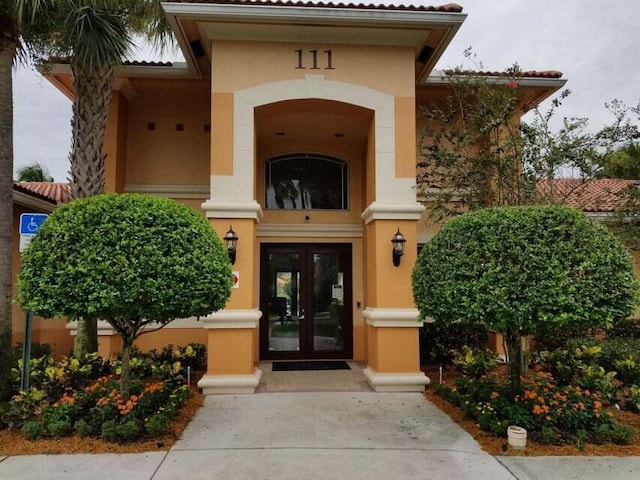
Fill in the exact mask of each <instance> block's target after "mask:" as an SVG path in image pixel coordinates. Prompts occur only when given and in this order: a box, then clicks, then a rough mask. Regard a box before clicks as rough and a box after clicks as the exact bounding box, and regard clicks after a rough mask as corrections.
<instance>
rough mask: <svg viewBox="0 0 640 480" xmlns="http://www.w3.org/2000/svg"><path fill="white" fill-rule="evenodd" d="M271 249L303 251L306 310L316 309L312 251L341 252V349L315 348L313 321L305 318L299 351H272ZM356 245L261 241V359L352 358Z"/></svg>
mask: <svg viewBox="0 0 640 480" xmlns="http://www.w3.org/2000/svg"><path fill="white" fill-rule="evenodd" d="M270 253H300V255H301V268H300V270H301V271H302V272H303V273H304V275H302V277H301V281H300V289H301V290H303V293H302V298H301V304H302V305H303V307H304V308H305V310H306V311H307V312H313V304H312V303H313V285H312V282H313V279H312V276H313V268H312V267H313V254H314V253H338V254H339V255H340V257H339V258H340V262H341V264H342V265H341V267H342V272H343V275H344V277H343V282H344V292H343V293H344V299H343V302H344V303H343V304H344V307H345V308H344V310H343V312H344V324H343V332H342V335H343V345H344V349H343V350H342V351H319V352H314V351H313V340H314V339H313V322H312V321H303V322H304V323H303V324H302V325H301V328H300V344H299V345H300V350H299V351H297V352H296V351H269V348H268V347H269V313H268V306H269V300H270V299H269V286H268V282H269V262H268V255H269V254H270ZM352 258H353V246H352V244H351V243H262V244H261V245H260V309H261V310H262V318H261V319H260V331H259V341H260V360H300V359H325V358H326V359H330V358H340V359H347V360H349V359H352V358H353V300H352V299H353V292H352V290H353V278H352V261H353V260H352Z"/></svg>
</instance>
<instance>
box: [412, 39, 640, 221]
mask: <svg viewBox="0 0 640 480" xmlns="http://www.w3.org/2000/svg"><path fill="white" fill-rule="evenodd" d="M465 56H466V57H467V59H468V60H471V61H472V63H474V64H475V65H474V67H473V68H474V69H475V70H483V68H482V66H481V64H478V62H477V61H476V60H475V55H474V54H473V53H472V52H471V50H470V49H469V50H467V51H466V52H465ZM497 77H498V78H496V77H495V76H494V77H493V78H489V77H487V76H486V75H482V74H477V73H474V72H472V71H469V70H468V69H464V68H456V69H454V70H450V71H447V72H446V73H445V74H444V75H443V78H444V79H445V80H446V83H447V86H448V87H449V95H448V96H447V97H446V98H445V99H437V100H435V101H433V102H431V103H430V104H428V105H426V106H422V107H421V108H420V110H419V115H420V117H421V118H422V119H423V120H424V121H423V122H422V123H423V124H424V127H423V129H422V131H421V132H419V152H420V156H419V158H418V164H417V166H418V169H417V180H418V182H417V183H418V185H417V186H418V195H419V198H421V199H422V200H423V201H424V202H425V203H426V205H427V207H428V209H429V211H430V213H431V214H432V216H434V217H435V218H437V219H443V218H447V217H449V216H453V215H457V214H460V213H463V212H466V211H469V210H475V209H478V208H486V207H494V206H509V205H512V206H513V205H528V204H544V203H563V200H564V198H562V196H561V195H558V194H557V192H556V191H555V190H554V188H553V184H551V186H550V188H549V189H546V190H545V189H541V188H538V187H539V186H540V182H541V181H549V180H551V179H553V178H557V177H559V176H561V174H562V173H563V172H566V171H571V172H572V173H573V174H574V175H575V176H577V177H579V178H582V179H585V180H586V179H590V178H593V177H594V176H597V175H601V174H602V171H603V169H604V171H607V168H609V167H607V166H609V165H612V164H614V163H616V160H615V158H616V156H619V155H618V153H616V152H618V151H620V149H621V148H632V147H628V145H629V144H630V142H633V141H634V140H635V139H637V138H638V128H637V126H636V125H635V124H634V122H633V121H632V120H631V117H632V116H634V115H635V114H637V112H638V107H634V108H628V107H627V106H626V105H624V104H623V103H622V102H620V101H618V100H613V101H612V102H610V103H608V104H605V107H606V109H607V110H608V111H609V112H610V113H611V114H612V117H613V120H612V121H611V122H610V123H609V124H607V125H605V126H603V127H602V128H601V129H600V130H598V131H593V129H591V128H589V122H588V119H586V118H566V117H565V118H564V119H563V122H562V125H561V127H560V128H559V129H557V130H555V131H554V130H552V128H551V124H552V123H555V122H553V120H554V117H555V115H556V113H557V110H558V108H559V107H560V106H561V105H562V102H563V101H564V100H565V99H566V98H567V97H568V96H569V94H570V92H569V90H564V91H562V92H561V93H560V94H559V95H558V96H557V97H555V98H554V99H553V100H552V102H551V107H550V108H549V110H547V111H546V112H542V111H540V110H539V109H538V108H537V107H535V106H533V108H532V106H531V105H529V104H526V103H525V104H523V103H522V95H521V94H520V92H519V90H518V89H519V84H520V82H521V80H522V79H521V71H520V68H519V67H518V65H517V64H516V65H513V66H512V67H511V68H509V69H507V70H506V71H505V72H503V73H502V74H498V75H497ZM523 109H524V110H523ZM529 109H530V110H531V111H532V113H533V120H532V121H530V122H520V117H521V115H522V112H523V111H526V110H529ZM631 145H635V144H633V143H631ZM629 151H631V150H629ZM635 153H637V148H636V151H634V154H635ZM617 163H620V162H617ZM609 169H610V168H609ZM636 170H637V168H636Z"/></svg>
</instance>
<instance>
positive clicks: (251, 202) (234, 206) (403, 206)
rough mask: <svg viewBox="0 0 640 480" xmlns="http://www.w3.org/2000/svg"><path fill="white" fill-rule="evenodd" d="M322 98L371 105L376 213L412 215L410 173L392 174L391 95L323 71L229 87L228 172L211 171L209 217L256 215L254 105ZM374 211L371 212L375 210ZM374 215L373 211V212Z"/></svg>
mask: <svg viewBox="0 0 640 480" xmlns="http://www.w3.org/2000/svg"><path fill="white" fill-rule="evenodd" d="M310 98H313V99H322V100H331V101H335V102H340V103H345V104H350V105H357V106H359V107H363V108H366V109H368V110H371V111H373V113H374V119H375V131H374V136H373V138H374V142H375V145H374V156H375V191H376V200H377V202H379V203H380V204H381V206H380V207H377V208H373V209H371V208H370V210H371V212H372V213H373V212H375V213H376V215H378V216H381V217H380V218H383V217H384V218H391V219H398V216H402V218H407V219H412V220H417V219H419V218H420V214H421V213H422V210H423V207H422V206H421V205H420V204H418V203H416V192H415V185H416V180H415V178H397V177H396V175H395V171H396V145H395V138H396V122H395V97H394V96H393V95H390V94H388V93H386V92H382V91H379V90H374V89H371V88H367V87H363V86H360V85H354V84H350V83H346V82H339V81H335V80H327V79H325V76H324V75H305V76H304V78H300V79H292V80H283V81H278V82H272V83H266V84H262V85H258V86H255V87H251V88H246V89H244V90H239V91H237V92H234V96H233V102H234V106H233V175H212V176H211V191H210V196H209V200H207V201H206V202H205V203H203V204H202V208H203V210H205V211H206V214H207V217H209V218H256V219H258V218H260V216H261V213H262V210H261V209H260V206H259V205H258V204H257V203H256V201H255V199H254V190H255V170H256V169H255V159H256V143H255V109H256V108H257V107H260V106H262V105H269V104H272V103H276V102H282V101H286V100H302V99H310ZM374 216H375V215H374ZM376 218H377V217H376Z"/></svg>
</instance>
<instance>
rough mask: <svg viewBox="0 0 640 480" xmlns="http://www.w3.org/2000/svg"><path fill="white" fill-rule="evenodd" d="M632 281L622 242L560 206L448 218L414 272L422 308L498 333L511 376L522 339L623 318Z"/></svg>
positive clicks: (519, 366) (440, 318) (519, 361)
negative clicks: (504, 344) (510, 369)
mask: <svg viewBox="0 0 640 480" xmlns="http://www.w3.org/2000/svg"><path fill="white" fill-rule="evenodd" d="M637 287H638V285H637V281H636V279H635V277H634V274H633V267H632V261H631V258H630V256H629V254H628V253H627V251H626V250H625V248H624V247H623V246H622V244H621V243H620V242H619V241H618V240H617V239H616V238H615V237H613V236H612V235H611V234H610V233H608V232H607V230H606V229H605V228H604V227H602V226H601V225H598V224H596V223H595V222H594V221H592V220H591V219H589V218H588V217H587V216H585V215H584V214H583V213H582V212H580V211H578V210H575V209H571V208H567V207H559V206H536V207H505V208H491V209H485V210H478V211H475V212H472V213H467V214H464V215H461V216H459V217H456V218H454V219H453V220H451V221H450V222H449V223H447V224H446V225H445V226H444V228H443V229H442V230H441V231H440V232H439V233H438V234H437V235H436V236H435V237H434V238H433V240H432V241H431V242H429V243H428V244H426V245H425V246H424V248H423V249H422V251H421V253H420V255H419V257H418V261H417V263H416V266H415V268H414V271H413V294H414V299H415V302H416V305H417V306H418V308H419V310H420V313H421V315H422V316H423V317H433V318H434V319H435V321H436V322H441V323H442V324H443V325H444V326H446V325H453V324H457V323H472V324H477V323H481V324H483V325H485V326H486V327H487V328H489V329H493V330H496V331H498V332H501V333H502V334H503V335H504V336H505V339H506V341H507V347H508V350H509V356H510V361H511V365H512V367H513V366H515V368H513V369H512V374H513V376H512V378H513V380H514V382H516V383H517V382H518V380H517V378H518V377H519V375H520V374H521V373H525V371H526V370H524V361H523V356H522V351H521V339H522V337H524V336H528V335H536V334H540V333H543V332H544V333H546V334H548V333H549V332H553V331H554V330H556V331H557V330H558V329H561V328H565V327H571V326H574V325H583V326H585V327H596V326H603V325H606V324H609V323H611V322H612V321H614V320H616V319H620V318H624V317H626V316H628V315H629V314H630V313H632V311H633V309H634V306H635V304H636V296H637V295H636V294H637Z"/></svg>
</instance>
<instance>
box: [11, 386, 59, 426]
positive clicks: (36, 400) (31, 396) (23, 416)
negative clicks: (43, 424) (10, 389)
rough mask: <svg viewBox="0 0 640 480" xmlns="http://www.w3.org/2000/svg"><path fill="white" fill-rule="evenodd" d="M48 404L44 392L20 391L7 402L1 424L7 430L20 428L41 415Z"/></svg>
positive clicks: (36, 390)
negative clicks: (7, 428)
mask: <svg viewBox="0 0 640 480" xmlns="http://www.w3.org/2000/svg"><path fill="white" fill-rule="evenodd" d="M48 404H49V402H48V400H47V396H46V394H45V392H44V391H43V390H38V389H37V388H34V387H31V388H30V389H29V390H28V391H21V392H20V393H19V394H18V395H15V396H14V397H13V398H12V399H11V400H10V401H9V404H8V406H7V410H6V412H5V413H4V414H3V418H2V422H3V423H4V424H5V425H6V426H7V427H9V428H20V427H21V426H22V425H24V424H25V423H26V422H28V421H30V420H32V419H34V418H36V417H37V416H39V415H40V414H42V412H43V410H44V409H45V408H46V407H47V405H48Z"/></svg>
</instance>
